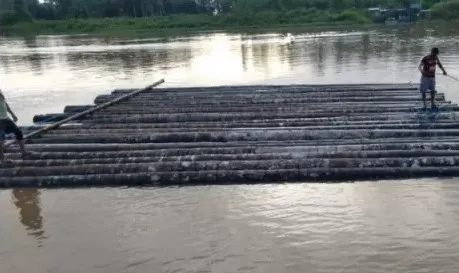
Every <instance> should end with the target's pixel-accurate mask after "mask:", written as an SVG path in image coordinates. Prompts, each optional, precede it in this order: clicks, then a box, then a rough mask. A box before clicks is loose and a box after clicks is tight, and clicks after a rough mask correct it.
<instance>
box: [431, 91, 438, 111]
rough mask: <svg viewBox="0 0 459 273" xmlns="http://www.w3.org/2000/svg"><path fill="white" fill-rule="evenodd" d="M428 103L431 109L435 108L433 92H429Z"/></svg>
mask: <svg viewBox="0 0 459 273" xmlns="http://www.w3.org/2000/svg"><path fill="white" fill-rule="evenodd" d="M430 103H431V105H432V109H433V108H437V105H435V91H431V92H430Z"/></svg>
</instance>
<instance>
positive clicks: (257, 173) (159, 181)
mask: <svg viewBox="0 0 459 273" xmlns="http://www.w3.org/2000/svg"><path fill="white" fill-rule="evenodd" d="M458 174H459V167H456V166H454V167H423V168H409V167H399V168H393V167H390V168H388V167H376V168H335V169H331V168H308V169H298V168H295V169H284V170H280V169H275V170H230V171H190V172H154V173H153V172H142V173H139V172H136V173H118V174H88V175H63V176H55V175H52V176H24V177H16V176H12V177H0V187H48V188H52V187H84V186H112V187H113V186H115V187H118V186H126V185H128V186H171V185H203V184H204V185H209V184H238V183H244V184H247V183H251V184H254V183H278V182H323V181H326V182H335V181H336V182H342V181H355V180H364V179H365V180H375V179H389V178H396V179H401V178H416V177H427V176H435V177H441V176H447V177H449V176H453V175H458Z"/></svg>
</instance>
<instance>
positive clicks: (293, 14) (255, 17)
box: [2, 9, 371, 35]
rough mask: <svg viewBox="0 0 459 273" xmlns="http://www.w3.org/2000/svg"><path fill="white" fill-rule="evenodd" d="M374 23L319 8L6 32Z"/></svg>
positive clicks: (36, 24)
mask: <svg viewBox="0 0 459 273" xmlns="http://www.w3.org/2000/svg"><path fill="white" fill-rule="evenodd" d="M369 23H371V21H370V19H369V18H368V17H367V16H366V15H365V14H364V13H361V12H358V11H355V10H346V11H343V12H340V13H330V12H324V11H319V10H315V9H308V10H306V9H301V10H294V11H290V12H271V11H265V12H259V13H255V14H223V15H217V16H212V15H203V14H196V15H194V14H193V15H175V16H155V17H143V18H104V19H70V20H35V21H32V22H19V23H16V24H12V25H7V26H3V28H2V30H3V32H4V34H6V35H24V34H35V35H37V34H110V35H117V34H119V35H124V34H162V33H170V32H181V31H202V30H220V29H221V30H226V29H241V28H247V29H253V28H260V27H263V28H266V27H282V26H288V27H292V26H338V25H344V24H345V25H363V24H369Z"/></svg>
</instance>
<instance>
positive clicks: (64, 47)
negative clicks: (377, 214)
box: [0, 24, 459, 124]
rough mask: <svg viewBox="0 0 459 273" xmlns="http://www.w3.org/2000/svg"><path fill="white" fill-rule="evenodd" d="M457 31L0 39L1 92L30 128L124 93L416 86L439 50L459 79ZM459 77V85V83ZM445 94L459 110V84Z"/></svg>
mask: <svg viewBox="0 0 459 273" xmlns="http://www.w3.org/2000/svg"><path fill="white" fill-rule="evenodd" d="M458 29H459V28H458V27H457V26H456V25H454V24H453V25H435V26H430V27H422V26H420V25H412V26H409V27H406V26H404V27H400V28H383V29H375V30H371V31H341V32H339V31H322V32H301V31H292V32H291V33H292V35H293V37H294V43H289V42H288V41H286V39H285V37H283V36H282V34H281V33H277V32H272V33H265V34H257V35H252V34H246V33H231V34H227V33H207V34H201V35H194V36H187V37H169V38H155V39H124V40H123V39H121V38H112V37H109V38H107V37H104V38H98V37H89V36H78V37H71V36H57V37H53V36H41V37H33V38H26V39H21V38H0V63H1V64H0V74H1V75H2V82H1V88H2V89H4V91H5V93H6V94H7V96H8V98H9V100H10V101H11V104H12V105H13V107H14V108H15V109H16V111H17V112H18V115H19V118H20V122H21V123H22V124H30V123H31V120H32V116H33V115H34V114H36V113H49V112H59V111H62V109H63V107H64V106H65V105H68V104H88V103H92V101H93V99H94V98H95V97H96V96H97V95H98V94H101V93H106V92H109V91H110V90H111V89H115V88H131V87H142V86H145V85H148V84H150V83H152V82H153V81H155V80H157V79H159V78H165V79H166V83H165V84H164V85H163V86H196V85H222V84H263V83H266V84H278V83H281V84H288V83H343V82H352V83H359V82H360V83H363V82H404V83H406V82H410V81H411V82H414V83H417V81H418V80H419V75H418V71H417V70H416V67H417V65H418V62H419V60H420V58H421V57H422V56H423V55H424V54H427V53H428V52H429V49H430V48H431V47H432V46H434V45H435V46H438V47H440V49H441V50H442V54H441V59H442V61H443V63H444V65H445V67H446V68H447V71H449V72H450V73H451V74H453V73H454V72H455V71H457V70H459V62H458V61H459V47H458V45H459V43H458V39H457V37H458V36H459V30H458ZM457 76H459V75H457ZM438 85H439V88H440V90H441V91H442V92H446V93H447V95H448V98H449V99H452V100H453V101H455V102H457V101H459V93H458V92H456V90H455V89H457V84H456V83H455V82H454V81H452V80H451V79H448V78H444V77H441V78H439V80H438Z"/></svg>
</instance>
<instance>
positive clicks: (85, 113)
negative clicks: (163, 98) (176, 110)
mask: <svg viewBox="0 0 459 273" xmlns="http://www.w3.org/2000/svg"><path fill="white" fill-rule="evenodd" d="M162 83H164V79H161V80H159V81H157V82H155V83H153V84H151V85H149V86H147V87H145V88H141V89H137V90H134V91H132V92H131V93H128V94H125V95H123V96H120V97H118V98H116V99H113V100H111V101H108V102H105V103H103V104H100V105H97V106H95V107H94V108H91V109H88V110H86V111H83V112H80V113H77V114H74V115H72V116H70V117H68V118H66V119H63V120H61V121H58V122H56V123H53V124H51V125H49V126H46V127H43V128H41V129H38V130H36V131H33V132H31V133H29V134H27V135H25V136H24V139H28V138H31V137H34V136H37V135H40V134H43V133H45V132H47V131H49V130H52V129H56V128H57V127H59V126H61V125H62V124H65V123H67V122H69V121H73V120H76V119H78V118H81V117H83V116H86V115H88V114H92V113H94V112H96V111H99V110H102V109H104V108H107V107H108V106H111V105H113V104H115V103H118V102H121V101H124V100H127V99H129V98H131V97H133V96H135V95H137V94H140V93H142V92H145V91H148V90H151V89H152V88H154V87H156V86H158V85H160V84H162ZM14 142H15V140H12V141H9V142H7V143H5V147H7V146H10V145H11V144H13V143H14Z"/></svg>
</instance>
